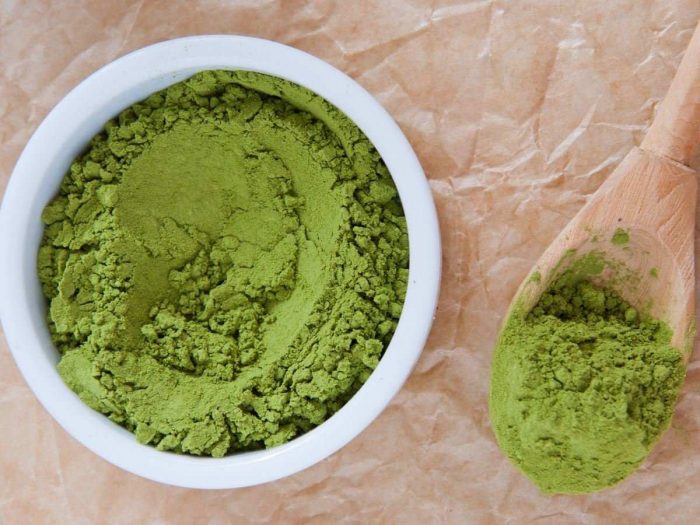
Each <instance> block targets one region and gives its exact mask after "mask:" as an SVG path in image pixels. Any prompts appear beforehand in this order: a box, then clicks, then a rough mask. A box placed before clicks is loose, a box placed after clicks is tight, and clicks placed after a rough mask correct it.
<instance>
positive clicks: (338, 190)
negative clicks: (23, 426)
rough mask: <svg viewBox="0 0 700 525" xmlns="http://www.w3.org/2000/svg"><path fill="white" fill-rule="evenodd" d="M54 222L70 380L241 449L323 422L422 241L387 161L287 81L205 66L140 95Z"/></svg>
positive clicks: (156, 427) (51, 250)
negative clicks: (411, 248) (410, 233)
mask: <svg viewBox="0 0 700 525" xmlns="http://www.w3.org/2000/svg"><path fill="white" fill-rule="evenodd" d="M43 220H44V222H45V223H46V231H45V236H44V240H43V243H42V246H41V248H40V252H39V263H38V264H39V276H40V279H41V282H42V285H43V291H44V294H45V295H46V297H47V299H48V301H49V310H48V319H49V327H50V330H51V335H52V337H53V340H54V342H55V344H56V346H57V348H58V350H59V351H60V354H61V358H60V362H59V364H58V370H59V372H60V374H61V376H62V377H63V379H64V381H65V382H66V384H67V385H68V386H69V387H70V388H71V389H73V390H74V391H75V392H76V393H77V394H78V395H79V396H80V398H81V399H82V400H83V401H84V402H85V403H87V404H88V405H89V406H91V407H92V408H94V409H95V410H98V411H100V412H102V413H103V414H105V415H106V416H108V417H109V418H110V419H112V420H113V421H115V422H117V423H119V424H120V425H123V426H124V427H126V428H127V429H129V430H131V431H133V432H134V433H135V434H136V437H137V438H138V440H139V441H141V442H142V443H148V444H152V445H154V446H156V447H157V448H159V449H161V450H169V451H174V452H178V453H189V454H197V455H212V456H222V455H225V454H227V453H231V452H235V451H239V450H250V449H258V448H264V447H271V446H274V445H277V444H280V443H284V442H286V441H288V440H290V439H292V438H294V437H295V436H298V435H300V434H302V433H304V432H306V431H308V430H310V429H312V428H313V427H315V426H317V425H319V424H320V423H322V422H323V421H325V420H326V419H327V418H328V417H330V416H331V415H332V414H333V413H334V412H336V411H337V410H338V409H339V408H340V407H342V406H343V405H344V404H345V403H346V402H347V401H348V399H350V397H352V396H353V394H354V393H355V392H356V391H357V390H358V388H360V386H361V385H362V384H363V383H364V381H365V380H366V379H367V378H368V377H369V375H370V374H371V372H372V370H373V369H374V368H375V367H376V366H377V364H378V362H379V360H380V358H381V356H382V353H383V352H384V350H385V349H386V347H387V345H388V343H389V341H390V339H391V337H392V335H393V332H394V330H395V328H396V325H397V321H398V318H399V315H400V314H401V309H402V306H403V301H404V295H405V291H406V283H407V277H408V237H407V232H406V223H405V218H404V214H403V211H402V208H401V204H400V201H399V198H398V194H397V191H396V188H395V186H394V184H393V181H392V179H391V177H390V175H389V173H388V171H387V168H386V167H385V165H384V164H383V162H382V160H381V158H380V156H379V154H378V153H377V151H376V150H375V149H374V147H373V146H372V144H371V143H370V142H369V140H368V139H367V137H365V136H364V134H363V133H362V132H361V131H360V130H359V129H358V128H357V126H355V125H354V124H353V123H352V122H351V121H350V120H349V119H348V118H347V117H346V116H345V115H343V114H342V113H341V112H340V111H338V110H337V109H336V108H335V107H334V106H332V105H330V104H329V103H328V102H326V101H325V100H324V99H322V98H321V97H319V96H317V95H315V94H313V93H312V92H310V91H308V90H306V89H305V88H302V87H300V86H298V85H296V84H292V83H290V82H287V81H284V80H282V79H279V78H275V77H270V76H267V75H263V74H259V73H252V72H244V71H205V72H202V73H198V74H197V75H195V76H194V77H192V78H190V79H188V80H186V81H184V82H180V83H178V84H175V85H173V86H171V87H169V88H167V89H165V90H163V91H161V92H158V93H155V94H153V95H151V96H150V97H148V98H147V99H146V100H144V101H142V102H139V103H137V104H134V105H133V106H131V107H130V108H128V109H126V110H125V111H123V112H122V113H121V114H120V115H119V116H118V117H117V118H115V119H114V120H111V121H109V122H108V123H107V124H106V125H105V127H104V130H103V131H102V132H101V133H99V134H98V135H96V136H95V137H94V138H93V139H92V141H91V142H90V144H89V146H88V148H87V150H86V151H85V153H84V154H82V155H81V156H80V157H79V158H78V159H76V160H75V162H74V163H73V164H72V166H71V168H70V172H69V173H68V174H67V175H66V177H65V179H64V180H63V183H62V184H61V187H60V191H59V193H58V196H57V197H56V198H55V199H54V201H53V202H51V203H50V204H49V205H48V206H47V207H46V209H45V210H44V214H43Z"/></svg>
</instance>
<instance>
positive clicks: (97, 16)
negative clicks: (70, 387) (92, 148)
mask: <svg viewBox="0 0 700 525" xmlns="http://www.w3.org/2000/svg"><path fill="white" fill-rule="evenodd" d="M699 18H700V2H698V0H578V1H573V0H572V1H569V2H562V1H560V0H511V1H506V0H472V1H462V2H459V1H455V2H450V1H444V2H440V1H427V0H425V1H424V0H412V1H407V0H384V1H376V2H356V1H352V2H310V3H306V2H303V1H296V0H295V1H288V0H283V1H278V2H277V1H272V0H269V1H256V0H245V1H237V2H234V1H230V2H226V1H223V0H221V1H214V0H208V1H194V0H180V1H166V0H162V1H160V0H142V1H133V0H129V1H121V2H113V1H109V0H102V1H79V0H78V1H60V2H59V1H55V2H49V1H37V0H26V1H20V0H7V1H5V2H3V3H2V4H0V122H1V124H0V191H2V190H3V189H4V187H5V185H6V184H7V180H8V178H9V175H10V172H11V169H12V167H13V166H14V163H15V161H16V159H17V157H18V156H19V153H20V151H21V148H22V147H23V146H24V144H25V143H26V141H27V139H28V138H29V135H30V134H31V132H32V131H33V130H34V129H35V128H36V126H37V125H38V123H39V122H40V120H41V119H42V118H43V116H44V115H45V114H46V113H47V111H48V110H49V109H50V108H51V107H52V106H53V105H54V104H55V103H56V102H58V100H59V99H60V98H61V97H62V96H63V95H64V94H65V93H66V92H67V91H68V90H69V89H70V88H71V87H73V86H74V85H75V84H76V83H78V82H79V81H80V80H81V79H82V78H84V77H85V76H86V75H88V74H89V73H90V72H92V71H94V70H95V69H97V68H98V67H100V66H102V65H103V64H105V63H107V62H109V61H111V60H113V59H114V58H116V57H117V56H119V55H122V54H124V53H126V52H128V51H131V50H133V49H136V48H139V47H142V46H144V45H147V44H151V43H154V42H157V41H159V40H163V39H168V38H172V37H177V36H183V35H191V34H202V33H239V34H247V35H255V36H260V37H264V38H270V39H273V40H278V41H280V42H283V43H286V44H290V45H293V46H296V47H299V48H301V49H304V50H306V51H309V52H311V53H313V54H315V55H317V56H319V57H321V58H323V59H325V60H327V61H328V62H330V63H331V64H334V65H335V66H337V67H339V68H340V69H342V70H343V71H345V72H346V73H348V74H349V75H350V76H352V77H353V78H355V79H356V80H357V81H359V82H360V83H361V84H362V85H363V86H365V87H366V88H367V89H368V90H369V91H370V92H371V93H373V94H374V95H375V96H376V97H377V98H378V99H379V101H380V102H381V103H382V104H384V106H385V107H386V108H387V109H388V110H389V112H390V113H391V114H392V115H393V116H394V118H395V119H396V120H397V121H398V123H399V124H400V125H401V127H402V128H403V130H404V132H405V133H406V135H407V136H408V138H409V140H410V141H411V143H412V144H413V145H414V147H415V149H416V152H417V153H418V156H419V157H420V160H421V162H422V164H423V167H424V169H425V171H426V173H427V176H428V177H429V179H430V182H431V185H432V188H433V191H434V195H435V200H436V202H437V206H438V210H439V214H440V220H441V226H442V235H443V246H444V277H443V284H442V296H441V300H440V306H439V311H438V315H437V319H436V321H435V325H434V328H433V331H432V335H431V337H430V340H429V342H428V345H427V347H426V349H425V351H424V352H423V355H422V357H421V360H420V362H419V363H418V365H417V367H416V369H415V371H414V373H413V375H412V376H411V378H410V379H409V381H408V383H407V384H406V385H405V387H404V388H403V390H402V391H401V393H400V394H399V395H398V396H397V397H396V399H395V400H394V401H393V402H392V404H391V405H390V406H389V407H388V408H387V409H386V411H384V413H383V414H382V415H381V416H380V417H379V418H378V419H377V420H376V421H375V422H374V424H372V425H371V426H370V427H369V428H368V429H367V430H366V431H365V432H363V433H362V434H361V435H360V436H359V437H358V438H357V439H355V440H354V441H353V442H352V443H351V444H350V445H348V446H347V447H345V448H344V449H343V450H341V451H340V452H339V453H337V454H335V455H334V456H332V457H331V458H329V459H327V460H325V461H323V462H322V463H320V464H318V465H316V466H314V467H312V468H310V469H308V470H306V471H304V472H302V473H300V474H298V475H295V476H293V477H290V478H287V479H284V480H281V481H278V482H275V483H271V484H268V485H265V486H261V487H254V488H249V489H242V490H232V491H213V492H206V491H197V490H186V489H179V488H174V487H168V486H165V485H159V484H157V483H152V482H150V481H147V480H144V479H141V478H138V477H136V476H133V475H131V474H128V473H126V472H123V471H121V470H119V469H117V468H116V467H113V466H111V465H109V464H107V463H106V462H104V461H103V460H101V459H100V458H98V457H97V456H95V455H93V454H92V453H91V452H89V451H88V450H87V449H85V448H83V447H82V446H81V445H80V444H78V443H77V442H76V441H74V440H73V439H72V438H70V437H69V436H68V435H67V434H66V433H65V432H64V431H63V430H62V429H61V428H60V427H59V426H58V425H57V424H56V423H54V422H53V420H52V419H51V418H50V417H49V415H48V414H47V413H45V412H44V410H43V409H42V408H41V407H40V406H39V404H38V402H37V401H36V400H35V399H34V397H33V396H32V394H31V392H30V391H29V389H28V387H27V386H26V384H25V383H24V381H23V380H22V378H21V377H20V375H19V372H18V371H17V369H16V367H15V366H14V362H13V361H12V358H11V356H10V354H9V352H8V350H7V346H6V343H5V342H4V341H0V346H1V347H2V348H1V350H0V436H1V437H0V443H1V446H0V522H1V523H4V524H8V525H9V524H26V523H33V524H42V523H51V524H59V523H70V524H75V525H79V524H86V525H87V524H95V523H110V524H113V525H114V524H135V523H138V524H179V523H186V524H190V523H212V524H224V523H309V524H322V523H323V524H325V523H401V524H412V523H419V524H424V523H455V524H462V523H475V524H489V523H533V522H536V523H538V524H539V523H542V524H549V523H551V524H568V523H586V524H589V523H621V524H626V523H635V524H636V523H692V522H697V520H698V516H700V351H696V353H695V356H694V358H693V359H692V360H691V362H690V364H689V369H688V378H687V382H686V385H685V388H684V389H683V393H682V396H681V399H680V403H679V406H678V410H677V413H676V415H675V418H674V420H673V427H672V429H671V430H670V431H669V432H668V433H667V434H666V435H665V436H664V438H663V439H662V441H661V442H660V443H659V445H658V446H657V447H656V449H655V450H654V451H653V453H652V454H651V456H650V457H649V459H648V460H647V461H646V463H644V465H643V466H642V468H640V469H639V471H638V472H637V473H635V474H634V475H632V476H631V477H630V478H628V479H627V480H626V481H625V482H623V483H622V484H620V485H619V486H617V487H615V488H613V489H611V490H607V491H604V492H601V493H599V494H595V495H591V496H578V497H564V496H558V497H549V496H544V495H542V494H540V493H539V492H538V491H537V489H536V488H535V487H534V486H533V485H532V484H531V483H530V482H529V481H527V480H526V479H525V478H524V477H523V476H521V475H520V474H519V473H518V472H517V471H516V470H515V468H514V467H512V466H511V465H510V463H508V461H507V460H506V459H505V458H504V457H503V455H502V454H501V453H500V451H499V450H498V448H497V446H496V444H495V442H494V438H493V435H492V433H491V429H490V425H489V419H488V414H487V395H488V378H489V367H490V360H491V353H492V349H493V345H494V340H495V337H496V332H497V329H498V326H499V323H500V321H501V319H502V317H503V315H504V313H505V311H506V307H507V305H508V303H509V301H510V299H511V297H512V295H513V293H514V292H515V290H516V288H517V286H518V284H519V283H520V281H521V280H522V279H523V277H524V276H525V275H526V274H527V272H528V269H529V268H530V266H531V265H532V264H533V262H534V261H535V260H536V259H537V258H538V256H539V254H540V253H541V252H542V250H543V249H544V248H545V247H546V246H547V245H548V244H549V243H550V241H552V239H554V237H555V236H556V234H557V232H558V231H559V230H560V229H561V228H562V227H563V226H564V225H565V224H566V223H567V222H568V221H569V219H570V218H571V217H572V216H573V215H574V214H575V213H576V211H577V210H578V209H579V208H580V206H581V205H582V204H583V203H584V202H585V201H586V198H587V196H588V195H590V194H591V193H593V192H594V191H595V190H596V188H598V186H599V185H600V184H601V183H602V182H603V180H605V178H606V177H607V176H608V175H609V174H610V173H611V171H612V170H613V169H614V168H615V166H616V165H617V164H618V163H619V161H620V160H621V159H622V158H623V156H624V155H625V154H626V153H627V152H628V151H629V149H630V148H631V147H632V146H633V145H635V144H638V143H639V142H640V140H641V138H642V136H643V134H644V131H645V129H646V127H647V126H648V124H649V122H650V120H651V118H652V115H653V112H654V108H655V106H656V104H657V103H658V102H659V100H660V99H661V98H662V97H663V95H664V93H665V91H666V89H667V87H668V85H669V83H670V81H671V78H672V77H673V74H674V72H675V69H676V67H677V65H678V63H679V61H680V57H681V54H682V52H683V50H684V48H685V45H686V44H687V42H688V41H689V39H690V35H691V32H692V29H693V27H694V25H695V24H696V23H697V21H698V19H699ZM698 164H700V163H697V162H696V167H698ZM699 246H700V245H699Z"/></svg>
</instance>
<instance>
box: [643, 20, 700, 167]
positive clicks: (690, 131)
mask: <svg viewBox="0 0 700 525" xmlns="http://www.w3.org/2000/svg"><path fill="white" fill-rule="evenodd" d="M698 144H700V23H698V26H697V27H696V28H695V33H694V34H693V36H692V38H691V39H690V44H689V45H688V49H686V51H685V55H684V56H683V60H682V61H681V65H680V66H679V67H678V71H677V72H676V76H675V77H674V78H673V82H671V87H670V88H669V90H668V93H667V94H666V98H664V100H663V102H662V103H661V107H660V108H659V110H658V112H657V114H656V118H654V121H653V122H652V124H651V127H650V128H649V131H648V132H647V135H646V137H644V140H643V141H642V145H641V148H642V149H644V150H646V151H649V152H651V153H655V154H657V155H661V156H663V157H668V158H670V159H672V160H675V161H677V162H680V163H682V164H686V165H688V164H689V163H690V162H691V161H692V160H693V156H694V154H695V151H696V147H697V145H698Z"/></svg>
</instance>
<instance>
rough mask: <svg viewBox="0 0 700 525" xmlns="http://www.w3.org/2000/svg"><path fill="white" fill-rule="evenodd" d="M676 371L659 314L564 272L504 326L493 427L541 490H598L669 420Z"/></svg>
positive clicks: (632, 465) (678, 377)
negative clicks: (646, 313) (643, 312)
mask: <svg viewBox="0 0 700 525" xmlns="http://www.w3.org/2000/svg"><path fill="white" fill-rule="evenodd" d="M684 374H685V369H684V365H683V362H682V359H681V355H680V353H679V352H678V351H677V350H675V349H674V348H672V347H671V332H670V330H669V329H668V327H667V326H666V325H665V324H664V323H661V322H659V321H656V320H651V319H644V318H642V316H640V315H639V313H638V312H637V310H635V309H634V308H632V307H631V306H630V305H629V304H627V303H626V302H625V301H623V300H622V299H621V298H620V297H619V296H618V295H617V294H616V293H614V292H612V291H610V290H606V289H601V288H598V287H596V286H594V285H592V284H591V283H590V282H588V281H586V280H583V279H581V277H580V275H577V274H576V272H575V271H567V272H565V273H564V274H562V275H561V276H560V278H559V279H557V280H556V281H555V282H554V284H553V285H552V286H550V288H549V289H548V291H547V292H545V293H544V294H543V295H542V297H541V298H540V300H539V302H538V304H537V305H536V306H535V307H534V308H533V309H532V311H531V312H530V313H529V314H528V315H526V316H523V315H522V312H521V311H520V310H519V309H518V308H515V309H514V312H513V313H512V314H511V316H510V318H509V319H508V320H507V321H506V323H505V325H504V328H503V331H502V333H501V336H500V339H499V342H498V345H497V347H496V351H495V356H494V361H493V369H492V377H491V396H490V412H491V421H492V424H493V429H494V432H495V434H496V438H497V440H498V443H499V445H500V446H501V448H502V449H503V451H504V452H505V454H506V455H507V456H508V457H509V458H510V459H511V460H512V461H513V462H514V463H515V464H516V465H517V466H518V467H519V468H520V469H521V470H522V471H523V472H524V473H525V474H526V475H527V476H528V477H529V478H530V479H531V480H532V481H533V482H534V483H535V484H537V486H538V487H539V488H540V489H541V490H542V491H544V492H547V493H587V492H592V491H595V490H599V489H602V488H605V487H609V486H611V485H613V484H615V483H617V482H618V481H620V480H622V479H623V478H625V477H626V476H627V475H629V474H630V473H631V472H632V471H634V470H635V469H636V468H637V467H638V466H639V465H640V464H641V462H642V461H643V460H644V458H645V457H646V456H647V454H648V453H649V451H650V449H651V447H652V446H653V445H654V443H656V441H657V440H658V439H659V437H660V435H661V434H662V432H663V431H664V430H665V429H666V428H667V427H668V426H669V423H670V420H671V415H672V412H673V408H674V405H675V402H676V398H677V395H678V390H679V387H680V385H681V383H682V381H683V378H684Z"/></svg>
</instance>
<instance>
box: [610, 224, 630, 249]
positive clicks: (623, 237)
mask: <svg viewBox="0 0 700 525" xmlns="http://www.w3.org/2000/svg"><path fill="white" fill-rule="evenodd" d="M610 242H611V243H613V244H614V245H616V246H624V245H625V244H627V243H628V242H630V234H629V232H628V231H626V230H623V229H622V228H617V229H616V230H615V233H613V236H612V237H611V238H610Z"/></svg>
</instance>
